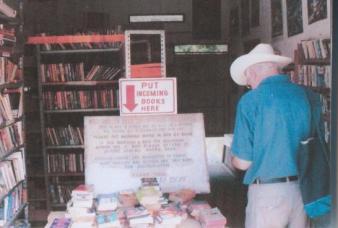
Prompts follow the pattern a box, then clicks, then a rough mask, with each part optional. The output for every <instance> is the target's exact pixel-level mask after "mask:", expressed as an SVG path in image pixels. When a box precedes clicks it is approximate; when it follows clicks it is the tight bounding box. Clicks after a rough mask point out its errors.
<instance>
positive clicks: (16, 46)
mask: <svg viewBox="0 0 338 228" xmlns="http://www.w3.org/2000/svg"><path fill="white" fill-rule="evenodd" d="M1 4H2V5H5V6H6V7H7V9H8V10H9V11H10V12H9V11H6V12H3V11H1V10H0V40H1V41H0V42H1V46H0V178H1V181H2V182H1V188H0V226H1V227H10V226H12V225H13V224H16V223H17V222H20V223H21V224H25V226H22V227H28V226H29V224H28V214H27V208H28V207H27V206H28V204H27V178H26V167H25V166H26V165H25V164H26V160H25V159H26V150H25V145H26V144H25V115H24V110H23V109H24V107H23V104H24V83H23V80H24V74H23V31H22V28H23V27H22V25H23V12H22V10H23V1H21V0H10V1H5V2H2V3H1ZM7 13H8V14H7Z"/></svg>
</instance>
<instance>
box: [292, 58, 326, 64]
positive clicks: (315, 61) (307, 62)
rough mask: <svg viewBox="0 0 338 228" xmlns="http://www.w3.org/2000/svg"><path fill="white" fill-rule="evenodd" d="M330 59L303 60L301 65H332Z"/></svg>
mask: <svg viewBox="0 0 338 228" xmlns="http://www.w3.org/2000/svg"><path fill="white" fill-rule="evenodd" d="M330 62H331V61H330V59H303V60H302V61H300V63H298V64H299V65H330V64H331V63H330Z"/></svg>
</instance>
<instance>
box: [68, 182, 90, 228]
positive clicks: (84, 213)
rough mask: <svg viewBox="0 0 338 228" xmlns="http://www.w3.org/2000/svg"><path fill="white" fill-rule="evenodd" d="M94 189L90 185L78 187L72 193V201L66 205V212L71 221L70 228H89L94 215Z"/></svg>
mask: <svg viewBox="0 0 338 228" xmlns="http://www.w3.org/2000/svg"><path fill="white" fill-rule="evenodd" d="M93 202H94V188H93V186H92V185H79V186H78V187H76V188H75V189H74V190H73V191H72V199H71V201H69V202H68V204H67V212H68V215H69V217H70V218H71V219H72V225H71V227H72V228H87V227H88V228H91V227H93V226H94V224H95V219H96V214H95V211H94V208H93Z"/></svg>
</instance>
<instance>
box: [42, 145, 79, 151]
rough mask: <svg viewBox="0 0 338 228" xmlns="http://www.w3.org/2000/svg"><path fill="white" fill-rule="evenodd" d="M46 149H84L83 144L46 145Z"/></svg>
mask: <svg viewBox="0 0 338 228" xmlns="http://www.w3.org/2000/svg"><path fill="white" fill-rule="evenodd" d="M46 149H47V150H54V149H57V150H64V149H84V146H83V145H64V146H46Z"/></svg>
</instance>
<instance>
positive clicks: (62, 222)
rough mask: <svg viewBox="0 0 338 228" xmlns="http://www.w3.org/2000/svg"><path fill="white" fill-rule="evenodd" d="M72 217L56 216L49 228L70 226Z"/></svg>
mask: <svg viewBox="0 0 338 228" xmlns="http://www.w3.org/2000/svg"><path fill="white" fill-rule="evenodd" d="M70 225H71V219H69V218H55V219H54V221H53V222H52V224H51V225H50V226H49V228H70Z"/></svg>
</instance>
